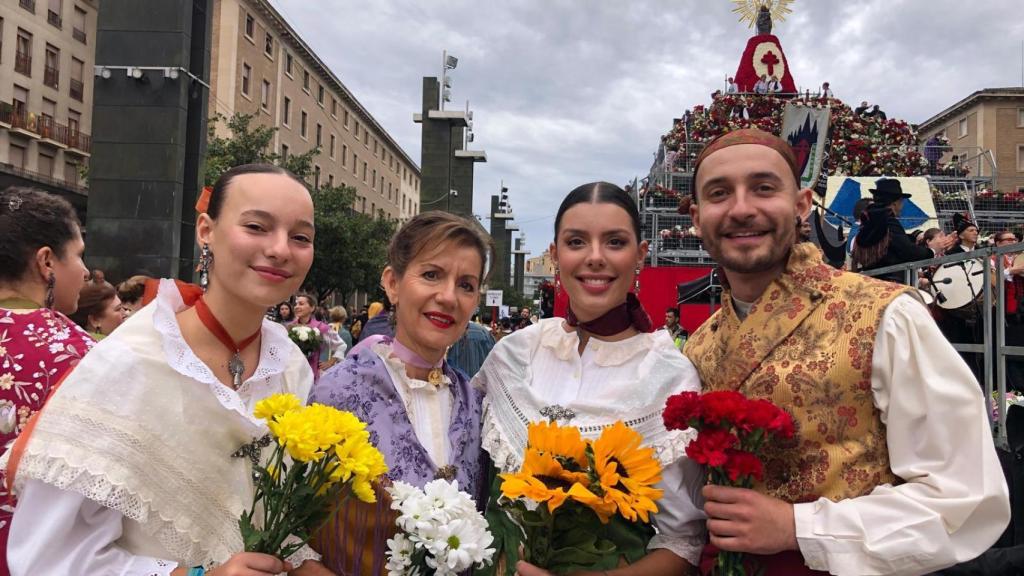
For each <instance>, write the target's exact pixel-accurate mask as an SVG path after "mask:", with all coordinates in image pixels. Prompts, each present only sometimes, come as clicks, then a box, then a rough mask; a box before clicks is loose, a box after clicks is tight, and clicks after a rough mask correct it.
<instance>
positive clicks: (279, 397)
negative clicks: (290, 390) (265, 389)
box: [253, 394, 302, 422]
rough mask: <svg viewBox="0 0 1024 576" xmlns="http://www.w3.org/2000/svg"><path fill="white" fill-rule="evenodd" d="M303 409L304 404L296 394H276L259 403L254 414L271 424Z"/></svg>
mask: <svg viewBox="0 0 1024 576" xmlns="http://www.w3.org/2000/svg"><path fill="white" fill-rule="evenodd" d="M301 407H302V402H300V401H299V399H298V398H297V397H296V396H295V395H294V394H274V395H272V396H267V397H266V398H264V399H263V400H260V401H259V402H257V403H256V410H255V411H254V412H253V414H254V415H255V416H256V417H257V418H262V419H263V420H266V421H268V422H269V421H270V420H273V419H274V418H276V417H278V416H283V415H284V414H286V413H288V412H292V411H294V410H298V409H299V408H301Z"/></svg>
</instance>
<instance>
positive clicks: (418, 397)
mask: <svg viewBox="0 0 1024 576" xmlns="http://www.w3.org/2000/svg"><path fill="white" fill-rule="evenodd" d="M492 250H493V248H492V244H491V240H490V238H489V237H487V236H486V235H484V234H483V232H482V230H480V228H479V226H478V225H477V224H476V223H475V222H470V221H469V220H466V219H464V218H462V217H459V216H455V215H452V214H448V213H446V212H425V213H423V214H420V215H418V216H416V217H414V218H413V219H412V220H410V221H409V222H407V223H406V224H405V225H404V226H402V228H401V229H399V230H398V232H397V233H396V234H395V236H394V238H392V239H391V244H390V246H389V247H388V265H387V267H386V268H385V269H384V273H383V274H382V276H381V283H382V284H383V286H384V289H385V291H386V292H387V295H388V298H389V299H390V300H391V302H392V304H393V306H394V308H395V318H396V322H395V336H394V338H391V337H387V336H373V337H371V338H368V339H366V340H364V341H362V342H360V343H359V345H358V346H356V347H355V348H354V349H353V350H352V352H351V353H350V354H349V356H348V358H347V359H346V360H345V361H344V362H343V363H342V364H340V365H338V366H335V367H334V368H331V369H330V370H328V371H327V372H325V373H324V375H323V377H322V378H321V379H320V381H319V382H318V383H317V384H316V385H315V386H314V388H313V392H312V395H311V397H310V402H319V403H322V404H328V405H331V406H335V407H337V408H339V409H342V410H348V411H350V412H352V413H354V414H355V415H356V416H358V417H359V418H360V419H361V420H363V421H364V422H367V423H368V429H369V431H370V435H371V440H372V441H373V443H374V445H376V446H377V447H378V448H379V449H380V451H381V452H383V453H384V457H385V459H386V460H387V464H388V469H389V472H388V480H389V481H398V480H401V481H403V482H407V483H410V484H413V485H415V486H418V487H422V486H423V485H424V484H426V483H427V482H429V481H430V480H433V479H435V478H446V479H450V480H457V481H458V483H459V489H461V490H463V491H466V492H468V493H469V494H471V495H474V496H478V501H479V502H481V504H482V500H483V499H482V498H480V497H479V495H481V490H482V484H483V478H482V465H481V454H482V453H481V450H480V403H481V399H482V395H481V393H480V391H478V390H475V389H473V388H472V387H471V386H470V385H469V381H468V379H467V378H466V375H465V374H463V373H462V372H461V371H459V370H457V369H455V368H453V367H452V366H449V365H448V363H447V362H446V361H445V352H446V351H447V349H448V347H449V346H451V345H452V344H453V343H455V341H457V340H458V339H459V338H460V337H461V336H462V334H463V332H465V330H466V325H467V324H468V322H469V319H470V316H471V314H472V313H473V311H474V310H475V309H476V307H477V306H478V304H479V301H480V294H479V291H480V285H481V284H482V283H483V281H484V276H485V274H484V266H485V263H486V262H487V260H488V255H489V254H490V253H491V252H492ZM390 512H391V511H390V510H389V499H388V498H387V494H386V493H385V492H384V491H383V490H380V489H378V502H377V503H376V504H374V505H360V504H358V503H354V502H351V500H350V501H349V502H346V503H344V504H342V506H341V508H340V509H339V510H338V512H337V514H336V516H335V518H334V520H333V521H332V522H331V523H330V524H329V525H328V526H327V528H325V529H324V530H323V531H322V532H321V533H320V534H319V535H318V538H317V540H316V542H315V547H316V548H317V550H318V551H319V552H321V554H323V556H324V563H325V564H326V565H327V566H328V567H329V568H331V569H332V570H334V571H335V572H337V573H338V574H345V575H348V574H382V573H384V572H385V569H384V564H385V552H386V550H387V545H386V540H387V538H389V537H390V536H391V535H392V534H394V532H395V527H394V521H393V516H392V515H391V513H390Z"/></svg>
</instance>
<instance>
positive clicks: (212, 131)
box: [203, 114, 320, 186]
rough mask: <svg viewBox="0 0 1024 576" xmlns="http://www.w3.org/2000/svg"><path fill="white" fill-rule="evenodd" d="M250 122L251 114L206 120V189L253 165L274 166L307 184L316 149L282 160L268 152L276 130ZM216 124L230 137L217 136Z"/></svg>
mask: <svg viewBox="0 0 1024 576" xmlns="http://www.w3.org/2000/svg"><path fill="white" fill-rule="evenodd" d="M253 119H254V116H253V115H252V114H235V115H234V116H232V117H231V118H226V117H225V116H224V115H223V114H217V115H216V116H214V117H213V118H210V122H209V126H208V128H207V139H206V173H205V175H204V178H203V179H204V181H205V183H206V185H207V186H213V184H214V182H216V181H217V178H220V175H221V174H223V173H224V172H226V171H227V170H229V169H230V168H233V167H235V166H241V165H242V164H254V163H269V164H277V165H278V166H281V167H283V168H286V169H288V170H290V171H291V172H292V173H293V174H295V175H296V176H298V177H299V178H302V179H303V180H308V178H309V176H310V175H311V174H312V173H313V159H314V158H316V157H317V155H318V154H320V148H319V147H316V148H313V149H312V150H309V151H308V152H306V153H304V154H291V155H289V156H288V157H287V158H283V157H282V156H281V155H280V154H278V153H276V152H274V151H273V150H271V148H270V145H271V143H272V142H273V140H274V133H275V132H277V128H274V127H271V126H262V125H259V124H256V123H255V122H253ZM218 122H226V125H227V128H228V131H229V132H230V136H227V137H221V136H217V133H216V128H217V123H218Z"/></svg>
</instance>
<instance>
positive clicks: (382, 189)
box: [380, 176, 384, 194]
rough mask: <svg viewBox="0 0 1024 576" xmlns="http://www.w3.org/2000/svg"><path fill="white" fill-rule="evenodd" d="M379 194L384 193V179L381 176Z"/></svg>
mask: <svg viewBox="0 0 1024 576" xmlns="http://www.w3.org/2000/svg"><path fill="white" fill-rule="evenodd" d="M380 193H381V194H383V193H384V177H383V176H381V177H380Z"/></svg>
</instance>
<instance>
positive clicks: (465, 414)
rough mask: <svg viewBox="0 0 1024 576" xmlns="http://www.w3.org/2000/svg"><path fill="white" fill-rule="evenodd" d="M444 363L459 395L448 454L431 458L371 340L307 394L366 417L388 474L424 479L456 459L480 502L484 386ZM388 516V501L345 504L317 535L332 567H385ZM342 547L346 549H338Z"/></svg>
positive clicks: (367, 570) (352, 570) (465, 484)
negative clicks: (442, 459) (438, 460)
mask: <svg viewBox="0 0 1024 576" xmlns="http://www.w3.org/2000/svg"><path fill="white" fill-rule="evenodd" d="M385 342H387V340H385ZM444 370H445V375H446V376H447V377H448V379H449V380H450V381H451V382H452V384H451V394H452V400H453V402H454V405H453V406H452V421H451V425H450V426H449V429H448V435H449V440H450V442H451V461H450V462H441V463H435V462H433V461H432V460H431V459H430V456H429V455H428V454H427V451H426V449H424V447H423V446H422V445H421V444H420V443H419V440H418V439H417V437H416V432H415V430H414V429H413V426H412V424H411V423H410V421H409V415H408V413H407V412H406V409H405V404H404V403H403V402H402V398H401V396H399V394H398V392H397V391H396V390H395V385H394V383H393V382H392V381H391V377H390V375H389V374H388V370H387V367H386V366H385V365H384V361H383V360H382V359H381V357H380V356H379V355H378V354H377V353H375V352H374V351H373V348H372V347H370V348H362V349H360V348H358V347H357V349H356V350H354V351H353V353H351V354H349V356H348V357H347V358H346V359H345V361H344V362H343V363H342V364H339V365H338V366H335V367H333V368H331V369H330V370H328V371H327V372H325V373H324V375H323V377H322V378H321V379H320V381H319V382H318V383H317V384H316V385H315V386H314V388H313V392H312V394H311V395H310V398H309V401H310V402H319V403H321V404H327V405H330V406H334V407H336V408H338V409H341V410H348V411H350V412H352V413H353V414H355V415H356V416H357V417H358V418H359V419H360V420H362V421H364V422H366V423H367V430H369V432H370V440H371V441H372V442H373V443H374V445H376V446H377V447H378V448H379V449H380V451H381V452H382V453H383V454H384V459H385V460H386V462H387V464H388V473H387V477H388V479H389V480H390V481H395V480H401V481H402V482H407V483H409V484H413V485H414V486H417V487H423V486H424V485H425V484H426V483H427V482H429V481H431V480H433V479H434V478H435V477H437V476H438V475H439V466H445V467H447V466H453V467H454V468H455V471H454V473H455V475H454V479H455V480H458V482H459V489H460V490H463V491H465V492H467V493H469V494H470V495H472V496H474V498H476V500H477V502H480V503H482V502H483V501H484V500H483V499H482V498H481V490H482V486H481V482H482V481H483V474H482V471H483V468H482V465H481V455H482V452H481V449H480V425H481V424H480V404H481V401H482V400H483V394H482V392H481V391H479V390H476V389H474V388H473V387H471V386H470V385H469V381H468V380H467V379H466V377H465V376H464V375H463V374H462V373H461V372H459V371H458V370H455V369H453V368H452V367H451V366H450V365H449V364H448V363H447V362H445V364H444ZM441 472H444V470H441ZM377 494H378V500H379V502H378V504H380V502H383V501H384V499H386V498H387V494H386V493H383V492H382V491H378V493H377ZM349 502H352V500H351V499H350V500H349ZM387 518H389V511H388V507H387V506H386V505H368V506H360V505H359V504H358V503H355V502H353V503H352V504H346V506H345V507H344V508H342V509H340V510H339V512H338V515H337V517H336V518H335V519H334V520H333V521H332V522H331V523H330V524H329V525H328V526H327V527H325V529H324V530H323V531H321V533H320V534H319V535H318V536H317V540H316V541H315V542H314V544H313V547H314V549H316V550H317V551H318V552H320V553H322V554H323V555H324V558H323V561H324V563H325V564H326V565H327V567H328V568H330V569H331V570H333V571H334V572H336V573H338V574H343V575H348V574H380V573H381V572H382V569H383V562H384V560H383V558H384V552H385V551H386V550H387V545H386V539H387V538H389V537H391V535H392V534H393V533H394V526H393V523H391V522H388V521H387ZM338 551H340V553H335V552H338ZM371 552H372V553H371Z"/></svg>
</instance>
